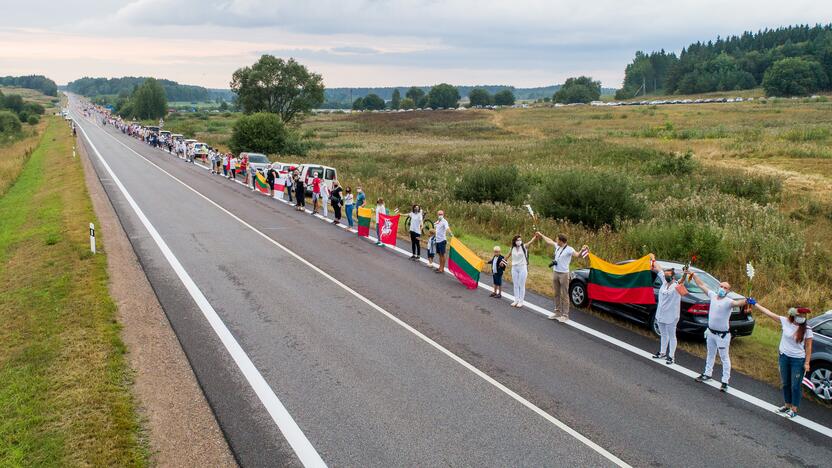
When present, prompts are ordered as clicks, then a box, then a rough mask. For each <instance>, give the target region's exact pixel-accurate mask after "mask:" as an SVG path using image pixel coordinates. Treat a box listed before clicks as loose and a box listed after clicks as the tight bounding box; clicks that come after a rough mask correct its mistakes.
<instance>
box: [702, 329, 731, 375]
mask: <svg viewBox="0 0 832 468" xmlns="http://www.w3.org/2000/svg"><path fill="white" fill-rule="evenodd" d="M705 341H706V343H707V345H708V357H707V358H705V375H707V376H708V377H710V376H711V374H713V372H714V361H716V353H717V352H718V353H719V360H720V361H722V382H723V383H728V379H729V378H731V357H730V356H728V348H729V347H730V346H731V334H730V333H728V334H726V335H725V337H724V338H720V337H719V335H715V334H713V333H711V332H710V331H708V332H705Z"/></svg>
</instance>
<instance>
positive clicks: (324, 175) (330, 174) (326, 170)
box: [300, 163, 338, 194]
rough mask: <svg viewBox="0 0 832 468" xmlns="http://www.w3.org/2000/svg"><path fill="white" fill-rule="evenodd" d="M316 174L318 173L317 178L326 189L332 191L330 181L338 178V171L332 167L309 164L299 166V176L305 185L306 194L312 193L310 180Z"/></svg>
mask: <svg viewBox="0 0 832 468" xmlns="http://www.w3.org/2000/svg"><path fill="white" fill-rule="evenodd" d="M316 172H317V173H318V177H320V178H321V181H322V182H323V183H324V184H326V186H327V188H328V189H330V190H332V181H333V180H335V179H337V178H338V171H336V170H335V168H334V167H329V166H324V165H322V164H312V163H309V164H301V166H300V176H301V177H302V178H303V181H304V182H305V183H306V193H307V194H311V193H312V179H313V178H314V177H312V176H313V175H314V174H315V173H316Z"/></svg>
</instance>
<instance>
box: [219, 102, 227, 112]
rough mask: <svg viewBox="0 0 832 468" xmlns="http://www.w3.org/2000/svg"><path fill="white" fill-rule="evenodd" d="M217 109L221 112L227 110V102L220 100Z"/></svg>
mask: <svg viewBox="0 0 832 468" xmlns="http://www.w3.org/2000/svg"><path fill="white" fill-rule="evenodd" d="M219 109H220V110H221V111H223V112H224V111H227V110H228V103H227V102H225V101H222V102H220V108H219Z"/></svg>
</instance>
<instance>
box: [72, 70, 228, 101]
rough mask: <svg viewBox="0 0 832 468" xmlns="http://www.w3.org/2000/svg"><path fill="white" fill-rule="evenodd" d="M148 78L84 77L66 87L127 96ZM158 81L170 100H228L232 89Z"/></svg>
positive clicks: (93, 93) (95, 94)
mask: <svg viewBox="0 0 832 468" xmlns="http://www.w3.org/2000/svg"><path fill="white" fill-rule="evenodd" d="M148 78H149V77H145V76H123V77H120V78H91V77H83V78H79V79H77V80H74V81H70V82H69V83H67V85H66V89H67V90H68V91H71V92H73V93H75V94H80V95H82V96H87V97H99V96H120V97H127V96H129V95H130V94H131V93H132V92H133V91H134V90H135V89H136V88H137V87H139V86H140V85H141V84H142V83H144V81H145V80H147V79H148ZM156 81H157V82H158V83H159V84H160V85H161V86H162V88H164V90H165V96H166V97H167V99H168V100H169V101H181V102H204V101H209V100H213V99H219V100H228V99H229V98H230V90H212V89H208V88H205V87H202V86H196V85H186V84H180V83H177V82H176V81H172V80H166V79H162V78H156Z"/></svg>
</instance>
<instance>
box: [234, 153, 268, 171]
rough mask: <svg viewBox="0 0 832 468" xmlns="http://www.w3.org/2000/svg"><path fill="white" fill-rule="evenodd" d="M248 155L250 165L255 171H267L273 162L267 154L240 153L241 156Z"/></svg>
mask: <svg viewBox="0 0 832 468" xmlns="http://www.w3.org/2000/svg"><path fill="white" fill-rule="evenodd" d="M246 155H248V166H249V167H250V168H251V169H252V170H254V171H260V172H265V170H266V168H267V167H268V166H269V164H271V161H269V158H268V157H267V156H266V155H265V154H260V153H240V156H239V157H240V158H242V157H243V156H246Z"/></svg>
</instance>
